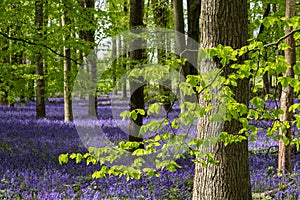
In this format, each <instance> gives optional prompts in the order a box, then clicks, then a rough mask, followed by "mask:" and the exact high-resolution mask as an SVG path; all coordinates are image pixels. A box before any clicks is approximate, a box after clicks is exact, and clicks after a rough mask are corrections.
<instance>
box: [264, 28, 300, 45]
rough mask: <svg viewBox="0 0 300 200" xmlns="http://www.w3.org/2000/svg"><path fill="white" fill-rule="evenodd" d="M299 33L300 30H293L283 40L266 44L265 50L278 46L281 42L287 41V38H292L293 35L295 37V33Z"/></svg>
mask: <svg viewBox="0 0 300 200" xmlns="http://www.w3.org/2000/svg"><path fill="white" fill-rule="evenodd" d="M297 32H300V28H298V29H295V30H292V31H291V32H289V33H288V34H286V35H284V36H282V37H281V38H279V39H278V40H277V41H275V42H271V43H268V44H265V45H264V48H268V47H270V46H278V44H279V43H280V42H281V41H283V40H285V39H286V38H288V37H289V36H291V35H293V34H294V33H297Z"/></svg>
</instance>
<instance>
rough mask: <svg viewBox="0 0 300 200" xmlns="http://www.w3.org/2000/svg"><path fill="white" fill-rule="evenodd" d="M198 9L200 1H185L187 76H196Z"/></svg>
mask: <svg viewBox="0 0 300 200" xmlns="http://www.w3.org/2000/svg"><path fill="white" fill-rule="evenodd" d="M200 8H201V0H198V1H195V0H187V9H188V34H187V35H188V39H187V49H188V50H190V51H187V53H186V57H187V58H188V60H189V61H190V62H187V63H186V67H187V68H188V69H189V74H191V75H197V74H198V69H197V68H196V67H197V62H198V48H199V45H198V44H199V40H200V30H199V29H200V27H199V18H200Z"/></svg>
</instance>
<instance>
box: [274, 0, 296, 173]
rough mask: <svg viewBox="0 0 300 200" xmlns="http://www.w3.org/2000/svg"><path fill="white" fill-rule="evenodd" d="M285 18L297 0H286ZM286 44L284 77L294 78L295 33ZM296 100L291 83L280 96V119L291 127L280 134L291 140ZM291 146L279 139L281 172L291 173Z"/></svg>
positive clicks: (283, 89) (290, 12) (286, 31)
mask: <svg viewBox="0 0 300 200" xmlns="http://www.w3.org/2000/svg"><path fill="white" fill-rule="evenodd" d="M285 4H286V9H285V18H286V20H289V19H290V18H292V17H294V16H295V15H296V2H295V0H286V3H285ZM291 31H292V27H287V28H286V30H285V33H286V34H288V33H290V32H291ZM285 42H286V44H287V45H289V46H290V48H288V49H287V50H285V52H284V53H285V60H286V62H287V63H288V64H289V65H290V66H291V67H290V68H287V69H286V72H285V73H284V74H283V77H289V78H294V76H295V75H294V69H293V68H294V65H295V64H296V47H295V46H296V44H295V39H294V35H290V36H289V37H288V38H286V40H285ZM293 102H294V90H293V87H292V86H291V85H287V86H286V87H282V92H281V96H280V108H281V109H282V110H283V112H284V113H283V114H282V115H280V121H281V122H283V123H286V122H287V123H289V125H290V127H287V128H286V132H283V130H282V129H280V130H279V134H280V135H284V136H285V137H287V138H288V139H289V140H291V139H292V130H291V122H292V121H293V113H292V112H291V111H289V108H290V106H291V105H293ZM291 148H292V146H291V145H290V144H288V145H285V144H284V141H283V139H280V140H279V151H278V171H279V173H284V172H285V173H291V172H292V160H291Z"/></svg>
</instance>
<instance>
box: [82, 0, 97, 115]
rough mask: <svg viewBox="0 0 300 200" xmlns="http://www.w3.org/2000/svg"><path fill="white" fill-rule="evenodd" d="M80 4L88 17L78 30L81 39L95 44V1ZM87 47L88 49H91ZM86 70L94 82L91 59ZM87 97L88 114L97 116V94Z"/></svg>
mask: <svg viewBox="0 0 300 200" xmlns="http://www.w3.org/2000/svg"><path fill="white" fill-rule="evenodd" d="M80 2H81V6H82V9H83V14H85V15H84V16H86V19H89V21H88V23H87V25H88V27H86V28H85V29H84V30H81V31H80V36H81V38H82V39H84V40H85V41H86V42H88V43H90V44H91V46H92V47H94V45H95V27H94V25H95V23H94V12H93V10H94V7H95V1H94V0H81V1H80ZM91 50H92V48H91V49H89V51H91ZM87 53H90V52H85V55H84V56H87ZM87 71H88V73H89V74H90V75H89V78H90V81H92V82H93V83H95V82H96V75H97V67H96V62H95V61H91V63H90V64H89V65H87ZM88 99H89V108H88V113H89V116H97V94H96V92H94V93H90V94H89V96H88Z"/></svg>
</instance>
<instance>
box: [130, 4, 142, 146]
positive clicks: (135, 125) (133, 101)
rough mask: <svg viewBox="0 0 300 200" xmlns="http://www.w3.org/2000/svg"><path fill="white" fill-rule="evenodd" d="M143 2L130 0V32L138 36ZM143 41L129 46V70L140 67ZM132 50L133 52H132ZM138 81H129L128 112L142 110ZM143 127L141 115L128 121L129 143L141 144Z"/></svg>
mask: <svg viewBox="0 0 300 200" xmlns="http://www.w3.org/2000/svg"><path fill="white" fill-rule="evenodd" d="M143 15H144V1H143V0H142V1H141V0H130V30H131V32H132V33H135V34H140V33H141V31H142V30H141V28H143V26H144V23H143ZM143 44H144V41H143V40H142V39H141V38H138V39H135V40H134V41H133V42H132V43H131V44H130V45H131V47H130V48H131V50H130V59H131V62H132V64H131V66H130V67H131V68H134V67H137V66H139V65H141V63H142V61H143V59H144V57H145V55H144V49H143V48H144V47H143ZM132 49H133V50H132ZM138 85H139V83H138V81H133V80H131V81H129V87H130V94H131V97H130V111H133V110H135V109H144V107H145V102H144V87H143V86H140V87H138V88H137V86H138ZM142 125H143V115H141V114H139V113H138V114H137V118H136V119H133V118H132V117H131V119H130V125H129V141H135V142H142V141H143V138H142V137H140V136H139V132H140V127H141V126H142Z"/></svg>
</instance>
